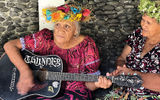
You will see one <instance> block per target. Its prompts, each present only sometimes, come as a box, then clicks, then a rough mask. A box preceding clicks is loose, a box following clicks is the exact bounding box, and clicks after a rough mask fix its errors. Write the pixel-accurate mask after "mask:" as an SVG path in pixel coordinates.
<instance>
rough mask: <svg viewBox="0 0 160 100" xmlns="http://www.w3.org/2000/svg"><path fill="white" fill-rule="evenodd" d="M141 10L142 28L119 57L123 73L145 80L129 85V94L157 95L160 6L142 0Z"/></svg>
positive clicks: (159, 57)
mask: <svg viewBox="0 0 160 100" xmlns="http://www.w3.org/2000/svg"><path fill="white" fill-rule="evenodd" d="M139 10H140V11H141V12H142V13H143V16H142V20H141V27H142V29H141V28H139V29H137V30H136V31H134V32H133V34H131V35H129V36H128V39H127V41H126V43H127V44H126V46H125V47H124V49H123V51H122V54H121V55H120V56H119V57H118V59H117V70H115V71H114V72H113V73H112V75H117V74H120V73H124V74H134V73H137V74H138V75H140V76H141V78H142V80H143V84H142V87H141V88H139V89H133V88H128V89H127V90H128V91H129V93H130V95H131V94H136V96H138V97H145V96H146V95H147V97H148V98H152V97H153V96H155V97H157V98H158V95H160V81H159V80H160V13H159V12H160V6H159V5H158V4H156V2H152V1H150V0H141V1H140V5H139Z"/></svg>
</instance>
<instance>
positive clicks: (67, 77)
mask: <svg viewBox="0 0 160 100" xmlns="http://www.w3.org/2000/svg"><path fill="white" fill-rule="evenodd" d="M46 74H48V75H47V77H46V79H47V80H63V81H88V82H95V81H98V77H99V76H97V75H88V74H78V73H61V72H47V73H46Z"/></svg>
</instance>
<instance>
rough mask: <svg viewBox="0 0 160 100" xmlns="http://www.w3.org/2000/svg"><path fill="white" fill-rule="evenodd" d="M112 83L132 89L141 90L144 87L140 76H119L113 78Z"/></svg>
mask: <svg viewBox="0 0 160 100" xmlns="http://www.w3.org/2000/svg"><path fill="white" fill-rule="evenodd" d="M112 82H113V83H116V84H117V85H119V86H126V87H132V88H140V87H141V86H142V83H143V81H142V79H141V77H140V76H139V75H118V76H113V77H112Z"/></svg>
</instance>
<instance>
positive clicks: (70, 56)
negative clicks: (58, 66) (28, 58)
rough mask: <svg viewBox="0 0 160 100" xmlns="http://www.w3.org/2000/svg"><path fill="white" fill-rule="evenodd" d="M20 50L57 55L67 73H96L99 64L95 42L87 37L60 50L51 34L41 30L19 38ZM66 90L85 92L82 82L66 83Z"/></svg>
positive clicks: (46, 30) (48, 31)
mask: <svg viewBox="0 0 160 100" xmlns="http://www.w3.org/2000/svg"><path fill="white" fill-rule="evenodd" d="M20 41H21V43H22V49H28V50H30V51H32V52H34V53H35V54H39V55H53V54H54V55H58V56H59V57H61V59H62V60H63V63H64V65H66V66H64V69H67V72H69V73H85V74H87V73H97V71H98V67H99V64H100V59H99V52H98V49H97V47H96V45H95V42H94V40H93V39H92V38H90V37H89V36H86V37H85V39H84V40H83V41H82V42H81V43H80V44H78V45H76V46H75V47H73V48H70V49H61V48H59V47H58V46H57V45H56V44H55V43H54V41H53V33H52V32H51V31H50V30H48V29H43V30H41V31H39V32H37V33H34V34H31V35H27V36H25V37H24V38H20ZM65 89H67V90H71V91H74V90H80V91H85V89H86V86H85V85H84V82H76V81H67V86H66V87H65Z"/></svg>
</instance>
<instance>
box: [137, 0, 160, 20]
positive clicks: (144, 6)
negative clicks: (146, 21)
mask: <svg viewBox="0 0 160 100" xmlns="http://www.w3.org/2000/svg"><path fill="white" fill-rule="evenodd" d="M158 3H159V2H158V1H157V2H156V1H150V0H140V4H139V6H138V8H139V11H140V12H141V13H143V14H144V13H146V14H147V15H148V16H150V17H151V18H155V19H156V20H157V21H158V22H160V5H158Z"/></svg>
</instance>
